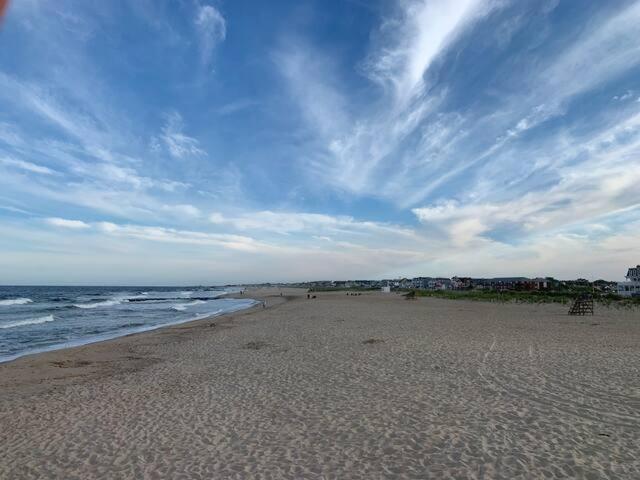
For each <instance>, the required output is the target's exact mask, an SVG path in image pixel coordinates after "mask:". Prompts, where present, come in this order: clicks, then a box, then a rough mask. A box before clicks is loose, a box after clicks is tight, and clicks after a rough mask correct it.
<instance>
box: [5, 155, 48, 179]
mask: <svg viewBox="0 0 640 480" xmlns="http://www.w3.org/2000/svg"><path fill="white" fill-rule="evenodd" d="M0 164H2V165H6V166H8V167H13V168H17V169H20V170H25V171H27V172H33V173H40V174H43V175H55V174H56V172H55V171H54V170H51V169H50V168H48V167H45V166H43V165H36V164H35V163H31V162H25V161H24V160H16V159H14V158H0Z"/></svg>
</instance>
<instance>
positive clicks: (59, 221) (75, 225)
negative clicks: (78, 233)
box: [45, 217, 90, 230]
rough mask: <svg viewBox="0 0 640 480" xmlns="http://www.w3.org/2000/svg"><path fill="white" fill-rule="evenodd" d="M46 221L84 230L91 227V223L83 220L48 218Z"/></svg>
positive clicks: (54, 224)
mask: <svg viewBox="0 0 640 480" xmlns="http://www.w3.org/2000/svg"><path fill="white" fill-rule="evenodd" d="M45 222H46V223H48V224H49V225H53V226H54V227H62V228H71V229H73V230H84V229H86V228H90V225H89V224H88V223H86V222H83V221H82V220H69V219H67V218H58V217H52V218H46V219H45Z"/></svg>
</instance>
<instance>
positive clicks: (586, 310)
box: [569, 293, 593, 315]
mask: <svg viewBox="0 0 640 480" xmlns="http://www.w3.org/2000/svg"><path fill="white" fill-rule="evenodd" d="M569 315H593V295H591V294H590V293H582V294H580V295H578V297H576V299H575V300H574V301H573V305H571V308H570V309H569Z"/></svg>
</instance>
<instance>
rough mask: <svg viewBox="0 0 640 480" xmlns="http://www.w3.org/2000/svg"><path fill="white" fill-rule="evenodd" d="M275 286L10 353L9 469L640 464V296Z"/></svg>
mask: <svg viewBox="0 0 640 480" xmlns="http://www.w3.org/2000/svg"><path fill="white" fill-rule="evenodd" d="M278 293H279V292H273V291H266V290H265V291H260V292H253V293H252V295H254V296H256V297H259V298H266V299H267V302H268V304H269V305H270V307H269V308H267V309H262V308H261V307H260V308H256V309H253V310H251V311H249V312H243V313H238V314H234V315H231V316H228V317H225V318H216V319H215V320H203V321H199V322H194V323H192V324H185V325H181V326H177V327H171V328H166V329H162V330H159V331H156V332H152V333H145V334H139V335H134V336H130V337H125V338H121V339H117V340H114V341H109V342H104V343H101V344H94V345H90V346H85V347H81V348H76V349H69V350H65V351H59V352H51V353H47V354H41V355H36V356H33V357H26V358H23V359H19V360H17V361H14V362H11V363H9V364H4V365H0V388H1V390H0V427H1V428H0V450H1V451H2V452H3V455H2V456H0V478H11V479H17V478H65V479H72V478H78V479H92V478H114V479H115V478H149V479H152V478H194V479H198V478H201V479H205V478H207V479H208V478H216V479H218V478H274V479H275V478H318V479H320V478H363V479H372V478H416V479H417V478H508V479H515V478H558V479H559V478H598V479H599V478H612V479H613V478H629V479H633V478H640V447H639V446H640V312H629V311H617V310H606V309H598V310H597V312H596V315H595V316H593V317H581V318H577V317H569V316H567V315H566V309H565V307H563V306H557V305H502V304H500V305H498V304H489V303H475V302H461V301H447V300H438V299H419V300H416V301H406V300H403V299H402V298H401V297H399V296H397V295H393V294H391V295H388V294H387V295H385V294H380V293H373V294H365V295H362V296H358V297H352V296H346V295H344V294H343V293H327V294H318V298H316V299H313V300H307V299H306V294H304V293H303V292H302V291H295V290H291V291H285V294H286V295H285V297H279V296H276V295H278Z"/></svg>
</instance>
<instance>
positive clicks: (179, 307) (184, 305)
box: [171, 300, 207, 312]
mask: <svg viewBox="0 0 640 480" xmlns="http://www.w3.org/2000/svg"><path fill="white" fill-rule="evenodd" d="M203 303H207V302H205V301H204V300H196V301H194V302H189V303H181V304H178V305H174V306H172V307H171V308H173V309H174V310H177V311H179V312H182V311H184V310H186V309H187V308H188V307H193V306H194V305H201V304H203Z"/></svg>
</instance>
